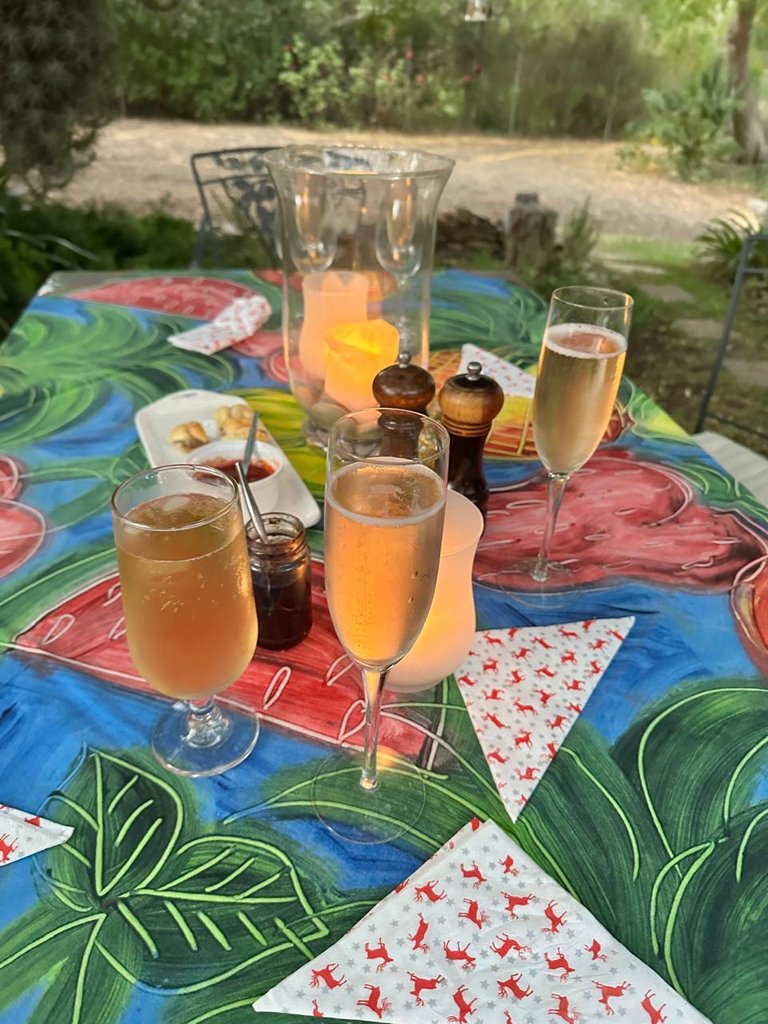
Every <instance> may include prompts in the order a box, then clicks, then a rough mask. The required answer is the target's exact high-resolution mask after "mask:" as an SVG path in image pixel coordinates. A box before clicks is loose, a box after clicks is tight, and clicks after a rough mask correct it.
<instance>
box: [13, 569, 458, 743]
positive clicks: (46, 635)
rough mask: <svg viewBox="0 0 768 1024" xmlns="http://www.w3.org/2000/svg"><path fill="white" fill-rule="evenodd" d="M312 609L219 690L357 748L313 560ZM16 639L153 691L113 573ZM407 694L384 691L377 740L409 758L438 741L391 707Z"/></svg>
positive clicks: (345, 668) (272, 718)
mask: <svg viewBox="0 0 768 1024" xmlns="http://www.w3.org/2000/svg"><path fill="white" fill-rule="evenodd" d="M312 613H313V625H312V632H311V633H310V636H309V637H308V638H307V639H306V640H304V641H302V643H300V644H297V645H296V646H295V647H292V648H291V649H290V650H289V651H285V652H282V651H267V650H263V649H261V648H257V649H256V652H255V654H254V657H253V660H252V661H251V663H250V664H249V666H248V667H247V668H246V670H245V672H244V673H243V675H242V676H241V677H240V678H239V679H238V680H237V681H236V682H235V683H233V684H232V686H230V687H229V688H228V690H227V694H228V696H230V697H231V698H232V699H233V700H239V701H242V702H243V703H244V704H246V705H248V706H249V707H251V708H253V709H254V710H255V711H257V712H258V713H259V715H260V716H261V717H262V718H263V719H264V720H265V721H267V722H272V723H277V724H279V725H281V726H283V727H285V728H288V729H291V730H293V731H296V732H299V733H301V734H303V735H308V736H311V737H313V738H317V739H322V740H326V741H330V742H333V743H338V744H346V745H351V746H358V747H359V746H362V742H363V725H364V717H363V715H364V707H363V697H362V687H361V683H360V677H359V673H358V671H357V670H356V669H355V668H354V667H353V665H352V663H351V662H350V660H349V658H348V656H347V655H346V654H345V652H344V649H343V648H342V646H341V644H340V643H339V641H338V638H337V637H336V632H335V630H334V628H333V623H332V622H331V617H330V613H329V611H328V604H327V601H326V599H325V587H324V574H323V565H322V563H321V562H319V561H314V562H313V563H312ZM16 642H17V644H18V645H19V646H20V647H22V648H25V649H28V650H30V651H34V652H35V653H36V654H38V655H42V656H44V657H48V658H52V659H54V660H57V661H64V662H66V663H68V664H73V665H76V666H77V667H78V668H80V669H81V670H83V671H85V672H88V673H90V674H91V675H95V676H97V677H98V678H101V679H103V680H105V681H108V682H110V683H115V684H117V685H120V686H126V687H128V688H130V689H135V690H140V691H143V692H146V693H152V692H154V691H153V690H152V689H151V687H150V686H149V685H148V684H147V683H146V682H145V681H144V680H143V679H142V678H141V677H140V676H139V675H138V673H137V672H136V669H135V668H134V665H133V661H132V660H131V656H130V654H129V652H128V645H127V643H126V638H125V623H124V620H123V607H122V600H121V594H120V583H119V580H118V578H117V576H116V575H110V576H109V577H107V578H106V579H103V580H100V581H99V582H97V583H95V584H92V585H91V586H89V587H88V588H86V589H85V590H83V591H81V592H80V593H78V594H74V595H73V596H72V597H70V598H68V599H67V600H66V601H64V602H62V603H61V604H59V605H58V606H57V607H56V608H54V609H52V610H51V611H50V612H48V613H47V614H46V615H44V616H42V617H41V618H40V619H38V621H37V622H35V623H33V624H32V625H31V626H30V627H29V628H28V629H26V630H24V631H23V632H22V633H20V634H19V635H18V636H17V637H16ZM329 697H332V699H329ZM407 699H408V698H407V697H403V698H401V697H398V696H397V695H395V694H387V695H386V698H385V704H384V709H383V717H382V730H381V736H382V742H383V743H385V744H388V745H391V746H393V747H394V748H395V749H397V750H401V751H402V752H403V753H404V754H405V755H406V756H409V757H417V756H418V755H419V753H420V752H421V751H423V749H424V746H425V744H429V745H430V746H431V745H432V744H434V746H435V748H436V749H437V750H438V751H439V750H440V749H441V748H440V740H439V738H435V737H433V736H432V732H431V725H430V720H429V718H428V717H427V716H426V715H420V714H416V715H413V716H409V718H406V717H405V716H403V715H402V714H399V713H398V712H397V708H398V705H399V703H400V702H401V701H402V700H407ZM390 712H391V713H390Z"/></svg>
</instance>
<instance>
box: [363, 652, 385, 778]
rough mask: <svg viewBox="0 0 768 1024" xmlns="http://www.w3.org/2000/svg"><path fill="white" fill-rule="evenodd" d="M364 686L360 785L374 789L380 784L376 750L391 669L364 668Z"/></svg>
mask: <svg viewBox="0 0 768 1024" xmlns="http://www.w3.org/2000/svg"><path fill="white" fill-rule="evenodd" d="M362 673H363V688H364V690H365V741H364V742H365V750H364V753H363V771H362V774H361V776H360V785H361V786H362V788H363V789H366V790H373V789H376V787H377V786H378V784H379V776H378V771H377V766H376V752H377V750H378V745H379V721H380V719H381V699H382V696H383V694H384V684H385V683H386V681H387V676H388V675H389V669H385V670H384V671H383V672H378V671H377V670H376V669H367V668H364V669H362Z"/></svg>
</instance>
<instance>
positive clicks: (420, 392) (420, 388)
mask: <svg viewBox="0 0 768 1024" xmlns="http://www.w3.org/2000/svg"><path fill="white" fill-rule="evenodd" d="M373 394H374V397H375V398H376V402H377V403H378V404H379V405H380V406H381V407H382V408H383V409H384V410H385V412H383V413H382V415H381V417H380V419H379V423H380V424H381V428H382V430H383V431H384V437H383V438H382V445H381V454H382V455H388V456H391V457H393V458H405V459H408V458H412V457H413V456H414V454H415V452H416V449H417V447H418V443H419V428H418V425H417V424H414V423H413V421H412V420H411V419H410V418H408V417H401V416H398V411H399V410H401V409H407V410H410V411H411V412H420V413H422V415H426V413H427V406H428V405H429V403H430V402H431V401H432V399H433V398H434V397H435V382H434V380H433V378H432V374H431V373H430V372H429V371H428V370H425V369H424V368H423V367H421V366H416V365H413V366H412V365H411V356H410V354H409V353H408V352H401V353H400V354H399V355H398V357H397V362H396V363H393V364H392V365H391V366H385V367H384V369H383V370H379V372H378V373H377V374H376V376H375V377H374V378H373ZM390 410H391V411H390Z"/></svg>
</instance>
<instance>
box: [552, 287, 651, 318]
mask: <svg viewBox="0 0 768 1024" xmlns="http://www.w3.org/2000/svg"><path fill="white" fill-rule="evenodd" d="M568 292H571V293H573V294H575V295H578V294H580V293H582V294H583V293H586V292H593V293H594V294H595V295H596V296H597V295H605V296H608V295H615V296H616V297H617V298H623V299H624V301H623V302H617V303H616V304H615V305H613V306H609V305H595V304H590V303H588V302H577V301H575V299H569V298H568V295H567V293H568ZM554 300H557V301H558V302H564V303H567V304H568V305H569V306H573V307H574V308H575V309H598V310H600V311H601V312H609V313H613V312H620V311H622V310H626V309H631V308H632V307H633V306H634V304H635V300H634V298H633V297H632V296H631V295H630V294H629V292H622V291H619V290H618V289H617V288H599V287H597V286H595V285H591V284H566V285H563V286H562V287H561V288H555V290H554V291H553V292H552V297H551V299H550V302H552V301H554Z"/></svg>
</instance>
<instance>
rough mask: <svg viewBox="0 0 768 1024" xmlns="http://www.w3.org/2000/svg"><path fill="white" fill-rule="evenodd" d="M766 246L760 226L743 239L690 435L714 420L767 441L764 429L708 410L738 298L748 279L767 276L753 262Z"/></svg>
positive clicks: (767, 236)
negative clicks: (725, 310)
mask: <svg viewBox="0 0 768 1024" xmlns="http://www.w3.org/2000/svg"><path fill="white" fill-rule="evenodd" d="M766 243H768V229H766V227H762V228H761V229H760V230H759V231H756V232H754V233H753V234H748V235H747V236H746V237H745V238H744V242H743V244H742V247H741V253H740V254H739V261H738V264H737V267H736V273H735V275H734V279H733V286H732V288H731V297H730V301H729V303H728V310H727V312H726V315H725V320H724V322H723V330H722V334H721V335H720V341H719V343H718V346H717V350H716V352H715V358H714V361H713V363H712V368H711V370H710V374H709V380H708V382H707V386H706V388H705V390H704V396H703V398H702V401H701V405H700V406H699V412H698V416H697V417H696V425H695V426H694V435H696V434H698V433H700V432H701V431H702V430H703V429H704V425H705V423H706V421H707V420H715V421H716V422H718V423H722V424H725V425H726V426H730V427H733V428H735V429H736V430H740V431H744V432H745V433H747V434H752V435H753V436H755V437H759V438H761V439H762V440H764V441H768V433H766V432H765V431H764V430H760V429H757V428H755V427H754V426H752V425H751V424H748V423H745V422H743V421H739V420H737V419H736V418H735V417H733V416H732V415H723V414H721V413H719V412H717V411H715V410H713V409H712V399H713V397H714V394H715V388H716V387H717V381H718V377H719V376H720V371H721V370H722V368H723V365H724V363H725V359H726V355H727V352H728V346H729V343H730V339H731V332H732V330H733V323H734V320H735V319H736V313H737V310H738V306H739V301H740V299H741V297H742V292H743V290H744V285H745V283H746V280H747V278H748V277H752V276H756V277H767V276H768V266H765V265H762V266H761V265H760V263H759V262H758V263H755V262H754V259H755V250H756V249H758V247H759V246H765V244H766ZM764 252H765V249H763V253H764Z"/></svg>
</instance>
